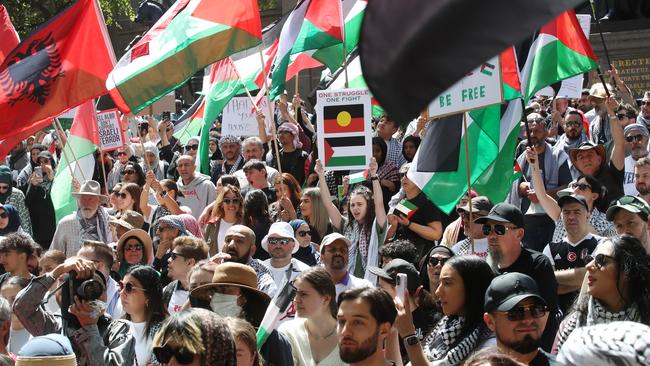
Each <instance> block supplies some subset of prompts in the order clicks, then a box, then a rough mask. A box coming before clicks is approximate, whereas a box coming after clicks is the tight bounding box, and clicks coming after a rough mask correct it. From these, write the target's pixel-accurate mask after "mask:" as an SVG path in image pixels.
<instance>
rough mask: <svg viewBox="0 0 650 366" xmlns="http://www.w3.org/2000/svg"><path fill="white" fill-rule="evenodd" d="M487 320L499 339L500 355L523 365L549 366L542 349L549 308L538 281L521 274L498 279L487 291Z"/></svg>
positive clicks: (498, 277) (485, 318) (495, 279)
mask: <svg viewBox="0 0 650 366" xmlns="http://www.w3.org/2000/svg"><path fill="white" fill-rule="evenodd" d="M484 308H485V314H484V315H483V321H485V324H486V325H487V326H488V328H490V329H491V330H492V331H493V332H494V334H495V335H496V337H497V348H498V349H499V351H500V352H502V353H505V354H507V355H509V356H510V357H513V358H514V359H515V360H516V361H518V362H521V363H522V364H526V365H532V366H544V365H548V364H549V362H548V359H549V357H550V356H548V354H547V353H545V352H544V351H542V350H540V349H539V347H540V345H541V340H542V334H543V332H544V329H545V327H546V323H547V321H548V317H549V308H548V306H546V302H545V301H544V298H542V296H541V295H540V293H539V290H538V288H537V284H536V283H535V280H533V279H532V278H531V277H529V276H526V275H525V274H521V273H506V274H504V275H501V276H497V277H495V278H494V279H493V280H492V283H490V287H488V289H487V291H486V292H485V305H484Z"/></svg>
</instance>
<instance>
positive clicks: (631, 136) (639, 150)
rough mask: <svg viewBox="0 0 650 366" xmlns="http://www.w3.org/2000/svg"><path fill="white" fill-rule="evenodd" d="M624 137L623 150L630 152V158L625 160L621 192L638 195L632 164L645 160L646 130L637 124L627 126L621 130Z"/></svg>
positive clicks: (646, 148) (646, 153)
mask: <svg viewBox="0 0 650 366" xmlns="http://www.w3.org/2000/svg"><path fill="white" fill-rule="evenodd" d="M623 134H624V136H625V149H626V150H627V151H629V152H630V156H628V157H626V158H625V173H624V176H623V190H624V191H625V194H627V195H629V196H635V195H637V194H639V192H638V191H637V190H636V187H635V186H634V163H635V162H636V161H637V160H639V159H641V158H647V157H648V156H649V155H650V153H649V152H648V136H649V134H648V129H647V128H646V127H645V126H644V125H642V124H639V123H633V124H630V125H627V126H626V127H625V129H624V130H623Z"/></svg>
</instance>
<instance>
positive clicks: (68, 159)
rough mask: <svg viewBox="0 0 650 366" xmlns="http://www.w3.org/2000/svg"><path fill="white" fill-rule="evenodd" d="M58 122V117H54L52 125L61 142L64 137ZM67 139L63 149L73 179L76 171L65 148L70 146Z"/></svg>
mask: <svg viewBox="0 0 650 366" xmlns="http://www.w3.org/2000/svg"><path fill="white" fill-rule="evenodd" d="M56 122H57V121H56V118H54V119H52V127H54V131H56V134H57V135H58V136H59V140H61V142H63V138H62V137H61V131H59V128H58V127H57V125H56ZM65 141H66V142H65V144H64V145H63V148H62V149H61V150H63V156H64V157H65V160H66V161H67V162H68V169H69V170H70V176H71V177H72V179H74V171H73V170H72V161H71V160H70V158H69V157H68V153H67V152H66V151H65V148H66V147H68V141H67V140H65ZM76 160H77V159H75V161H76ZM77 165H79V162H77ZM82 175H83V172H82ZM83 179H84V180H86V177H83Z"/></svg>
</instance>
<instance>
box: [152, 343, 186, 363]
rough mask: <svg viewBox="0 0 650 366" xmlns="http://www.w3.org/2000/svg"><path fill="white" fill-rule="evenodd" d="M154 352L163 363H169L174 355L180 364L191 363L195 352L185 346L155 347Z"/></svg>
mask: <svg viewBox="0 0 650 366" xmlns="http://www.w3.org/2000/svg"><path fill="white" fill-rule="evenodd" d="M153 354H154V355H156V358H157V359H158V361H160V362H162V363H163V364H167V363H169V361H170V360H171V359H172V357H174V358H175V359H176V362H177V363H178V364H180V365H189V364H191V363H192V362H193V361H194V354H193V353H191V352H190V351H188V350H186V349H185V348H183V347H181V348H176V349H174V348H171V347H169V346H164V347H154V348H153Z"/></svg>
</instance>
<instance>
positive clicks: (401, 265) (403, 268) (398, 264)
mask: <svg viewBox="0 0 650 366" xmlns="http://www.w3.org/2000/svg"><path fill="white" fill-rule="evenodd" d="M368 271H370V273H372V274H374V275H375V276H377V277H381V278H383V279H385V280H388V281H391V282H395V280H396V279H397V274H398V273H404V274H406V279H407V280H406V282H407V283H406V288H407V289H408V290H409V292H414V291H415V290H417V288H418V286H420V273H419V272H418V270H417V269H416V268H415V266H414V265H413V264H411V263H409V262H407V261H405V260H403V259H401V258H395V259H393V260H392V261H390V262H388V263H386V265H385V266H384V268H379V267H374V266H368Z"/></svg>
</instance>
